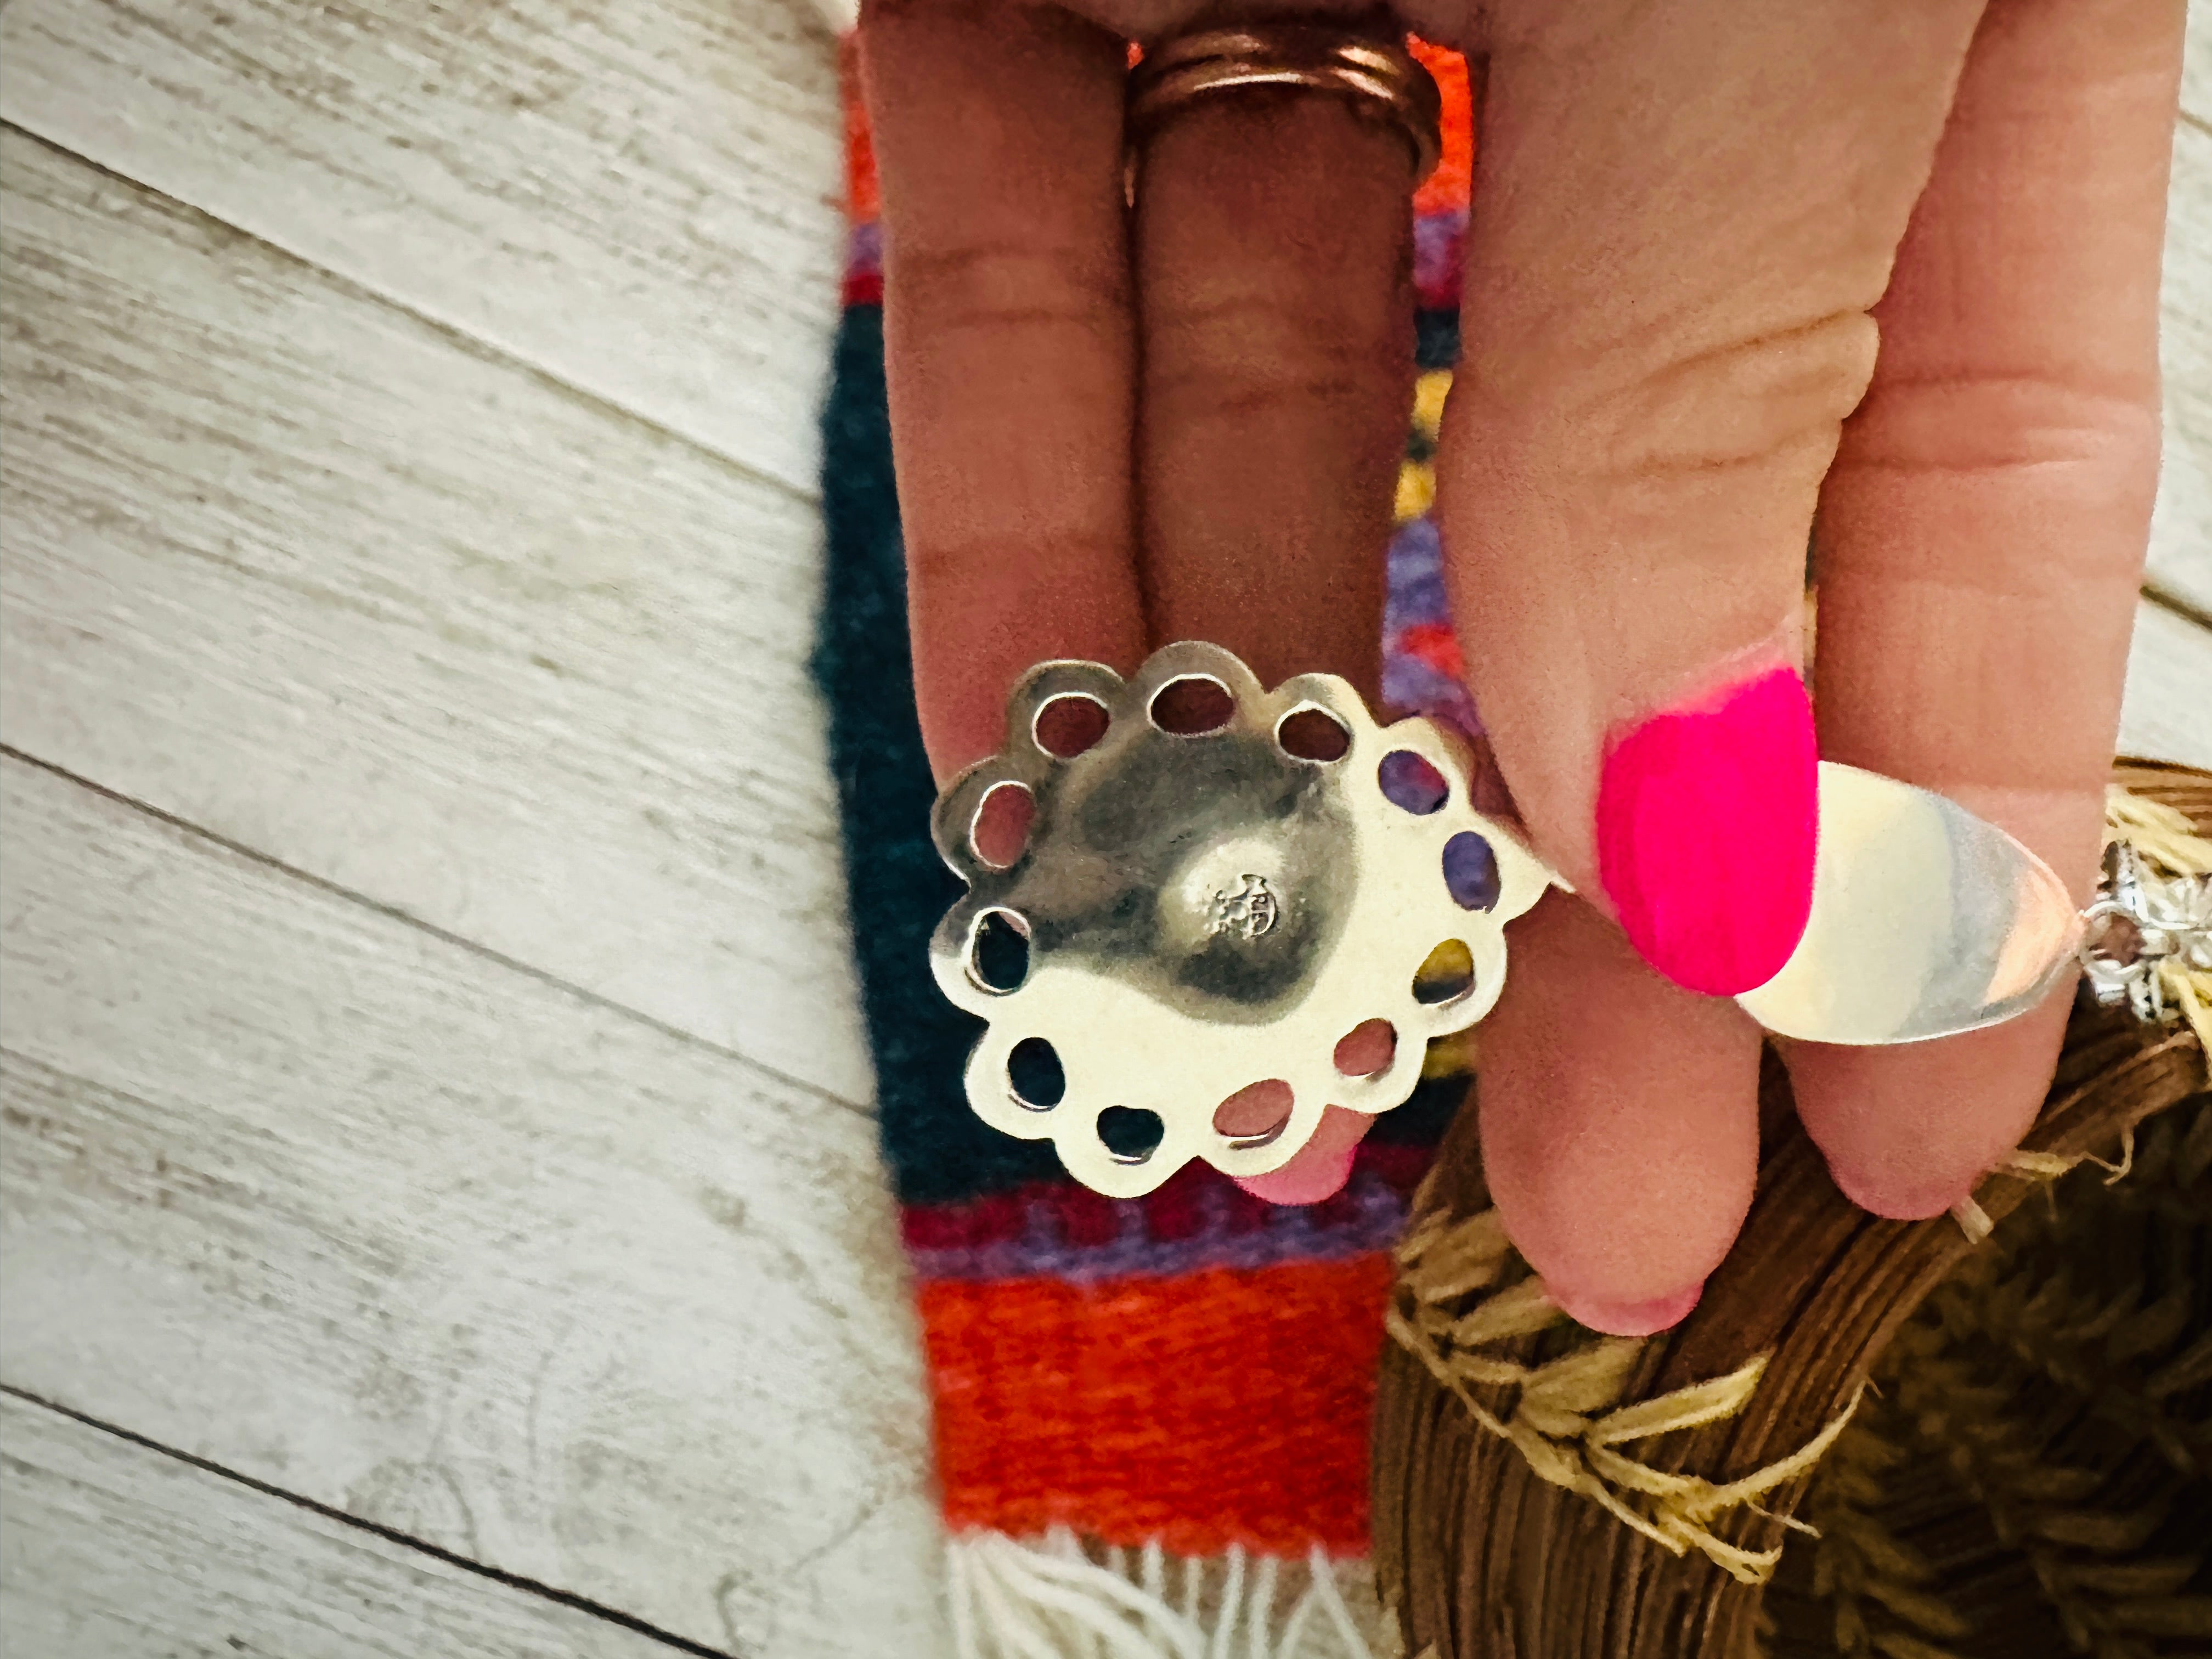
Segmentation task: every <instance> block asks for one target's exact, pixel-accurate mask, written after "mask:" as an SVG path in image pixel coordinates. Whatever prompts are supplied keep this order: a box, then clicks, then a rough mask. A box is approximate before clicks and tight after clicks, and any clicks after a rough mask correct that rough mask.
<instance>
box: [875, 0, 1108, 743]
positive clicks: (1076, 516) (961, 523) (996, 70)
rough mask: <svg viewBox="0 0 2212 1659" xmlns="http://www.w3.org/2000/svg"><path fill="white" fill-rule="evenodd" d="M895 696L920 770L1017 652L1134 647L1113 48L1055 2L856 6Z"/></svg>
mask: <svg viewBox="0 0 2212 1659" xmlns="http://www.w3.org/2000/svg"><path fill="white" fill-rule="evenodd" d="M1126 64H1127V47H1126V46H1125V45H1124V44H1123V43H1122V41H1121V40H1120V39H1118V38H1117V37H1115V36H1114V35H1112V34H1110V33H1107V32H1106V31H1105V30H1103V29H1100V28H1098V27H1095V26H1094V25H1092V24H1090V23H1087V22H1085V21H1081V20H1080V19H1078V18H1076V17H1074V16H1073V15H1070V14H1068V13H1066V12H1063V11H1061V10H1060V9H1058V8H1056V7H1049V6H1036V5H1022V4H1014V3H1007V0H982V3H955V0H885V3H879V4H873V5H870V6H868V7H867V8H866V9H864V10H863V12H862V14H861V18H860V68H861V80H862V86H863V89H864V92H865V94H866V100H867V107H868V115H869V119H870V121H871V123H872V128H873V131H874V138H875V144H876V155H877V167H878V173H879V176H880V179H881V181H882V187H883V222H884V268H885V280H884V375H885V379H886V381H887V382H888V389H889V392H890V417H891V450H892V457H893V460H894V463H895V465H896V469H897V474H898V493H899V507H900V512H901V515H902V524H903V528H904V533H905V538H906V555H907V580H908V616H909V619H910V627H911V629H912V634H913V646H914V679H915V699H916V702H917V703H918V705H919V708H920V712H921V731H922V740H923V742H924V743H925V744H926V745H927V748H928V750H929V758H930V764H931V766H932V767H933V769H935V771H936V773H937V775H938V777H939V780H940V781H942V780H944V779H945V778H947V777H949V776H951V775H952V774H953V773H955V772H957V771H958V770H960V769H962V768H963V767H964V766H967V765H968V764H969V763H971V762H973V761H975V760H977V759H979V758H981V757H983V756H985V755H987V754H990V753H991V752H993V751H994V750H996V749H997V748H998V747H999V746H1000V743H1001V741H1002V740H1003V738H1004V735H1005V733H1004V720H1005V716H1004V712H1003V710H1004V704H1005V699H1006V692H1007V690H1008V689H1009V688H1010V687H1011V686H1012V684H1013V683H1014V681H1015V679H1016V678H1018V677H1019V676H1020V674H1021V673H1022V672H1023V671H1024V670H1025V669H1027V668H1028V667H1029V666H1030V665H1031V664H1032V663H1035V662H1037V661H1040V660H1042V659H1045V658H1048V657H1078V658H1084V659H1089V660H1091V661H1095V662H1104V663H1108V664H1110V665H1114V666H1115V667H1117V668H1120V669H1122V670H1124V671H1127V670H1129V669H1131V668H1133V667H1134V666H1135V665H1136V664H1137V662H1138V661H1139V659H1141V658H1142V656H1143V654H1144V624H1143V619H1142V613H1141V610H1140V607H1139V599H1138V592H1137V583H1136V576H1135V568H1134V562H1133V556H1132V528H1131V525H1132V517H1133V488H1132V483H1131V459H1130V446H1131V441H1132V440H1131V434H1132V430H1133V416H1132V410H1133V382H1134V373H1133V363H1134V346H1133V323H1132V317H1131V307H1130V299H1129V265H1128V250H1127V232H1126V229H1125V226H1124V212H1123V196H1122V189H1123V185H1122V148H1121V103H1122V83H1123V77H1124V73H1125V70H1126Z"/></svg>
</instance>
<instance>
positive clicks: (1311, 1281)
mask: <svg viewBox="0 0 2212 1659" xmlns="http://www.w3.org/2000/svg"><path fill="white" fill-rule="evenodd" d="M1389 1285H1390V1262H1389V1258H1388V1257H1387V1256H1384V1255H1381V1254H1379V1253H1378V1254H1375V1255H1364V1256H1358V1257H1354V1258H1352V1260H1350V1261H1332V1262H1299V1263H1297V1264H1294V1265H1289V1266H1285V1267H1264V1268H1260V1269H1257V1270H1254V1271H1249V1272H1231V1271H1222V1270H1216V1271H1212V1272H1208V1273H1195V1274H1191V1275H1188V1276H1187V1277H1177V1278H1166V1279H1162V1278H1142V1279H1109V1280H1107V1281H1104V1282H1103V1283H1100V1284H1096V1285H1089V1286H1078V1285H1066V1284H1061V1283H1059V1282H1057V1281H1054V1280H1050V1279H1006V1280H998V1281H994V1282H989V1283H981V1284H978V1283H971V1282H961V1281H951V1280H947V1281H940V1282H938V1283H934V1284H927V1285H921V1287H920V1288H919V1294H920V1301H921V1320H922V1331H923V1342H924V1345H925V1347H926V1349H927V1356H928V1361H929V1370H930V1377H931V1383H932V1385H933V1389H934V1391H935V1395H936V1405H937V1467H938V1474H939V1480H941V1481H942V1482H943V1485H944V1490H945V1522H946V1524H947V1525H949V1526H950V1527H951V1528H953V1529H954V1530H955V1531H958V1530H960V1529H962V1528H970V1527H987V1528H992V1529H994V1530H995V1531H998V1532H1002V1533H1007V1534H1013V1535H1015V1536H1022V1535H1024V1534H1036V1533H1039V1532H1042V1531H1043V1530H1045V1529H1046V1528H1048V1527H1051V1526H1054V1525H1055V1524H1062V1525H1066V1526H1067V1527H1070V1528H1073V1529H1074V1530H1075V1531H1077V1532H1078V1533H1079V1534H1085V1535H1087V1536H1090V1537H1093V1538H1097V1539H1099V1540H1102V1541H1104V1542H1107V1543H1109V1544H1126V1545H1136V1544H1144V1543H1147V1542H1152V1541H1158V1543H1160V1544H1161V1545H1163V1546H1164V1547H1166V1548H1167V1549H1170V1550H1171V1551H1175V1552H1177V1553H1182V1554H1188V1555H1213V1554H1217V1553H1219V1552H1220V1551H1222V1550H1224V1549H1225V1548H1226V1547H1228V1546H1229V1545H1231V1544H1232V1543H1241V1544H1243V1545H1244V1546H1246V1547H1248V1548H1256V1549H1259V1550H1261V1551H1264V1552H1267V1553H1271V1554H1279V1555H1303V1554H1304V1553H1306V1551H1308V1550H1309V1549H1310V1548H1311V1547H1313V1546H1314V1545H1315V1544H1316V1543H1319V1544H1321V1545H1322V1546H1323V1547H1326V1548H1327V1549H1328V1550H1329V1551H1330V1552H1331V1553H1333V1554H1338V1555H1358V1554H1364V1553H1365V1552H1366V1550H1367V1547H1368V1528H1367V1516H1368V1501H1367V1435H1368V1424H1369V1419H1370V1414H1371V1413H1372V1411H1373V1407H1374V1396H1375V1367H1376V1360H1377V1358H1378V1355H1379V1352H1380V1350H1381V1348H1382V1344H1383V1300H1384V1297H1386V1296H1387V1295H1388V1294H1389Z"/></svg>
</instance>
